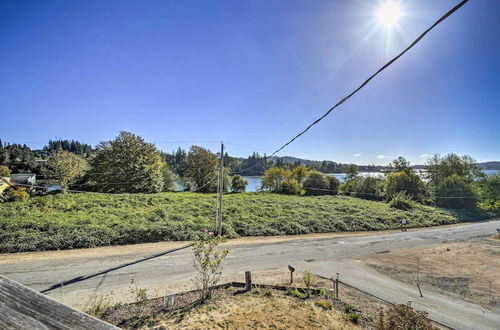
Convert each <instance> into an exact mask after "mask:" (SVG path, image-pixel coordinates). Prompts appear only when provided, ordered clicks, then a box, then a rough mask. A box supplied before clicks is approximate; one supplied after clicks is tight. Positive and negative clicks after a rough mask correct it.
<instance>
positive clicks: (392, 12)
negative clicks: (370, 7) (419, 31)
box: [377, 0, 401, 29]
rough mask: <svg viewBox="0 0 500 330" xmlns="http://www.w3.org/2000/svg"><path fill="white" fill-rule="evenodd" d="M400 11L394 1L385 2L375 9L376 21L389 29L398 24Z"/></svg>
mask: <svg viewBox="0 0 500 330" xmlns="http://www.w3.org/2000/svg"><path fill="white" fill-rule="evenodd" d="M400 18H401V9H400V8H399V4H398V3H397V2H395V1H390V0H388V1H385V2H384V3H382V4H381V5H380V7H379V8H378V9H377V20H378V22H379V23H380V24H381V25H384V26H385V27H386V28H388V29H390V28H392V27H393V26H394V25H396V24H397V23H398V22H399V19H400Z"/></svg>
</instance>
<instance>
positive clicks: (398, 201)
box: [389, 191, 413, 210]
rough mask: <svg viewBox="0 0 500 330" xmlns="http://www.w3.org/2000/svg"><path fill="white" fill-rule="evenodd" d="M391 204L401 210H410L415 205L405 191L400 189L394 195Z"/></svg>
mask: <svg viewBox="0 0 500 330" xmlns="http://www.w3.org/2000/svg"><path fill="white" fill-rule="evenodd" d="M389 206H390V207H393V208H395V209H399V210H409V209H411V208H412V207H413V201H412V199H411V197H410V196H408V195H407V194H406V193H405V192H403V191H400V192H397V193H395V194H394V195H392V197H391V200H390V201H389Z"/></svg>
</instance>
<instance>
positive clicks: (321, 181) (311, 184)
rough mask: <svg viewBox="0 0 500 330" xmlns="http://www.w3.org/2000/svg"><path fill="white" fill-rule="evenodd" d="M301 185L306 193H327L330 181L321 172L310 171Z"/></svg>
mask: <svg viewBox="0 0 500 330" xmlns="http://www.w3.org/2000/svg"><path fill="white" fill-rule="evenodd" d="M303 186H304V189H305V190H306V193H307V194H308V195H327V194H328V193H329V191H328V190H329V189H330V181H329V180H328V179H327V178H326V176H325V175H324V174H323V173H321V172H319V171H310V172H309V174H308V175H307V178H306V179H305V181H304V184H303Z"/></svg>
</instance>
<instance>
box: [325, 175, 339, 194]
mask: <svg viewBox="0 0 500 330" xmlns="http://www.w3.org/2000/svg"><path fill="white" fill-rule="evenodd" d="M326 178H327V179H328V183H329V186H328V190H329V192H328V193H329V194H330V195H337V194H338V192H339V187H340V181H339V179H337V178H336V177H334V176H333V175H332V176H327V177H326Z"/></svg>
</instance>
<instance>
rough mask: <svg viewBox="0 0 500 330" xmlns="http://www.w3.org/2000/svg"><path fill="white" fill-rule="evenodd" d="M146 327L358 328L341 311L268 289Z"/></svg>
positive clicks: (210, 305)
mask: <svg viewBox="0 0 500 330" xmlns="http://www.w3.org/2000/svg"><path fill="white" fill-rule="evenodd" d="M145 328H147V329H151V328H153V329H167V328H168V329H263V328H264V329H273V328H274V329H287V328H290V329H312V328H314V329H359V327H357V326H356V325H353V324H351V323H350V322H349V321H348V320H347V319H346V318H345V317H344V316H343V315H342V314H341V313H340V312H338V311H336V310H334V309H332V310H325V309H324V308H322V307H320V306H318V305H316V304H315V302H314V301H300V300H297V299H294V298H291V297H286V296H284V295H278V294H276V293H275V292H271V291H269V294H268V296H263V295H256V294H245V295H239V296H230V297H226V298H224V299H222V300H218V301H215V302H214V303H211V304H209V305H203V306H200V307H197V308H195V309H193V310H191V311H189V312H187V313H186V314H185V315H184V316H183V318H182V319H181V320H180V322H179V319H177V318H170V319H166V320H162V321H160V322H159V323H158V324H156V325H154V326H151V327H149V326H146V327H145Z"/></svg>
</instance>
